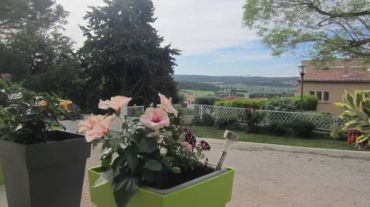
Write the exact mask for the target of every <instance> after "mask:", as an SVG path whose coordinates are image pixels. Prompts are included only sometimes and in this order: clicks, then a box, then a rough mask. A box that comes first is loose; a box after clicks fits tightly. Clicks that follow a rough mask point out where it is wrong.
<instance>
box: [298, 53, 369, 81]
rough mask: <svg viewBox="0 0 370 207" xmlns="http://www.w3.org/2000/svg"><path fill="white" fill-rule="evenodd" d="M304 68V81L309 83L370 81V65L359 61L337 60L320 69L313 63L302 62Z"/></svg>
mask: <svg viewBox="0 0 370 207" xmlns="http://www.w3.org/2000/svg"><path fill="white" fill-rule="evenodd" d="M302 64H303V65H305V66H306V69H307V71H306V76H305V80H307V81H308V80H311V81H370V70H369V69H370V65H369V64H365V63H363V61H361V60H360V59H356V58H354V59H337V60H334V61H332V62H328V63H326V64H324V66H323V67H324V68H326V69H320V68H318V66H316V65H315V64H314V62H313V61H302Z"/></svg>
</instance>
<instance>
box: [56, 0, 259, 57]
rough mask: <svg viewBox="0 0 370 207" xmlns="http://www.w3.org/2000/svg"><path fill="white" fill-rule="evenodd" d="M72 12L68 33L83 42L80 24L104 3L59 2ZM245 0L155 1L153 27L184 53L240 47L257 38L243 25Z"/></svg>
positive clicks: (84, 0)
mask: <svg viewBox="0 0 370 207" xmlns="http://www.w3.org/2000/svg"><path fill="white" fill-rule="evenodd" d="M57 2H58V3H60V4H62V5H63V6H64V7H65V9H66V10H68V11H69V12H70V16H69V18H68V21H69V24H68V25H67V26H66V29H67V31H66V34H67V35H68V36H70V37H71V38H72V39H73V40H75V41H76V42H77V46H81V45H82V43H83V40H84V38H83V36H82V32H81V30H80V29H79V27H78V25H79V24H83V23H84V22H83V19H82V18H83V16H84V15H85V14H86V11H87V10H88V6H89V5H90V6H91V5H94V6H95V5H100V4H102V0H78V1H76V0H57ZM244 2H245V1H244V0H153V3H154V6H155V8H156V10H155V15H156V17H157V18H158V19H157V21H156V22H155V24H154V26H155V27H156V28H157V29H158V31H159V34H160V35H162V36H164V39H165V43H166V44H169V43H171V44H172V45H173V46H174V47H175V48H177V49H180V50H182V51H183V53H184V54H198V53H204V52H211V51H215V50H218V49H221V48H227V47H233V46H238V45H240V44H245V43H247V42H250V41H254V40H256V39H257V36H256V35H255V34H254V32H251V31H250V30H248V29H247V28H245V27H243V26H242V12H243V11H242V6H243V4H244Z"/></svg>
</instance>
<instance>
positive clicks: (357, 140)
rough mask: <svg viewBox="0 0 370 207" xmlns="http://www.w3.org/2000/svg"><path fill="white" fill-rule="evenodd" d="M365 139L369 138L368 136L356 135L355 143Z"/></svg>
mask: <svg viewBox="0 0 370 207" xmlns="http://www.w3.org/2000/svg"><path fill="white" fill-rule="evenodd" d="M367 140H369V137H368V136H366V135H361V136H359V137H357V139H356V143H357V144H359V143H362V142H365V141H367Z"/></svg>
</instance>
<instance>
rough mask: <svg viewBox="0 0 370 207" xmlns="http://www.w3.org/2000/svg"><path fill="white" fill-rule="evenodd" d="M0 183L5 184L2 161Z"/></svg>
mask: <svg viewBox="0 0 370 207" xmlns="http://www.w3.org/2000/svg"><path fill="white" fill-rule="evenodd" d="M0 185H4V174H3V170H2V169H1V163H0Z"/></svg>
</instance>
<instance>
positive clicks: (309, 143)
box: [191, 126, 356, 150]
mask: <svg viewBox="0 0 370 207" xmlns="http://www.w3.org/2000/svg"><path fill="white" fill-rule="evenodd" d="M191 128H192V129H193V132H194V133H195V135H196V136H198V137H204V138H215V139H223V134H224V130H220V129H217V128H216V127H201V126H192V127H191ZM236 132H237V133H238V134H239V136H240V140H241V141H244V142H256V143H268V144H279V145H289V146H299V147H312V148H326V149H341V150H356V149H355V147H354V145H348V144H347V142H345V141H342V140H333V139H324V138H316V137H312V138H305V139H303V138H296V137H281V136H273V135H265V134H250V133H246V132H244V131H236Z"/></svg>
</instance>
